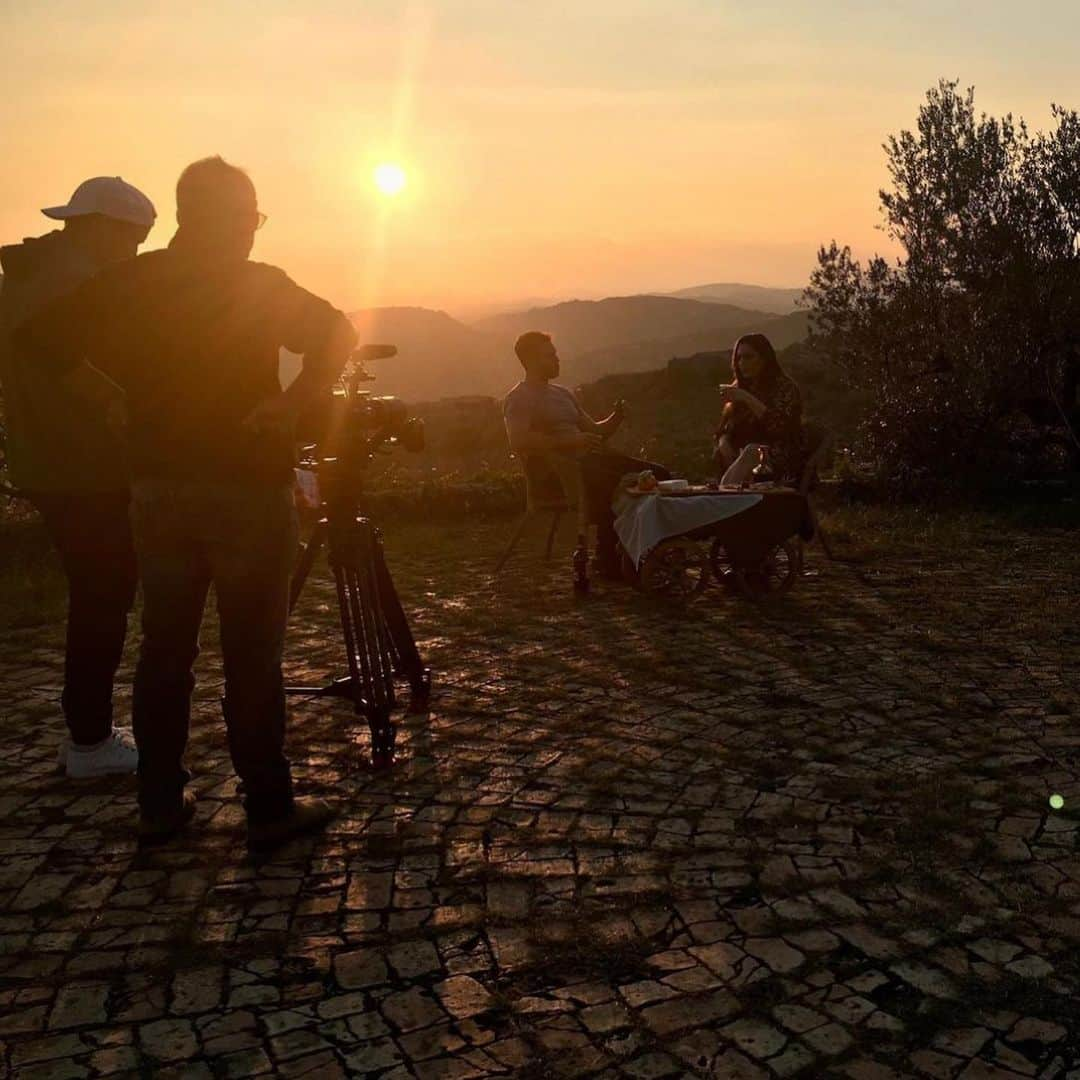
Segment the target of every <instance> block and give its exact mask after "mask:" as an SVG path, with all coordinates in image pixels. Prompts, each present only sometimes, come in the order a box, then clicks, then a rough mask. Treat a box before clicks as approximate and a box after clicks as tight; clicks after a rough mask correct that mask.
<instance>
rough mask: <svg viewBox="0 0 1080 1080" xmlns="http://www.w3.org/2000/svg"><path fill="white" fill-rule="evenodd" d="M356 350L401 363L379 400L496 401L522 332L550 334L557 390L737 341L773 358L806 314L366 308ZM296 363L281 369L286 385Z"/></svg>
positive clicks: (659, 307) (390, 372) (380, 369)
mask: <svg viewBox="0 0 1080 1080" xmlns="http://www.w3.org/2000/svg"><path fill="white" fill-rule="evenodd" d="M350 318H351V319H352V321H353V324H354V325H355V326H356V328H357V332H358V333H359V335H360V339H361V341H364V342H389V343H392V344H394V345H396V346H397V347H398V355H397V356H395V357H393V358H391V359H389V360H382V361H377V362H376V363H375V364H373V365H372V371H373V373H374V374H375V375H376V376H377V381H376V382H375V383H373V384H372V389H373V390H374V391H375V392H377V393H383V394H397V395H398V396H400V397H403V398H405V399H406V400H407V401H413V402H418V401H435V400H438V399H440V398H444V397H458V396H461V395H469V394H490V395H495V396H498V395H501V394H502V393H504V392H505V391H506V390H507V388H508V387H510V386H512V385H513V383H514V382H516V381H517V380H518V378H520V375H521V369H520V367H519V365H518V362H517V359H516V358H515V356H514V348H513V347H514V341H515V339H516V338H517V336H518V334H519V333H521V332H522V331H523V330H526V329H544V330H547V331H548V332H549V333H551V334H552V335H553V336H554V338H555V340H556V343H557V344H558V346H559V352H560V354H561V356H562V358H563V376H562V378H563V381H564V382H567V383H570V384H571V385H578V384H580V383H584V382H593V381H595V380H596V379H599V378H602V377H603V376H605V375H612V374H619V373H629V372H636V371H648V370H653V369H657V368H662V367H664V366H665V365H666V364H667V362H668V360H669V359H670V358H671V357H672V356H677V355H685V354H688V353H693V352H699V351H706V350H713V349H722V348H727V347H729V346H730V345H731V343H732V342H733V341H734V340H735V338H736V337H738V336H739V335H740V334H744V333H748V332H750V331H753V330H760V331H762V332H763V333H766V334H768V335H769V336H770V338H771V339H772V340H773V343H774V344H775V345H776V347H777V348H778V349H783V348H785V347H786V346H788V345H790V344H792V343H794V342H797V341H801V340H803V338H805V336H806V322H807V316H806V314H805V313H804V312H796V313H794V314H790V315H786V316H785V315H771V314H767V313H763V312H757V311H747V310H746V309H745V308H738V307H732V306H731V305H728V304H718V303H705V302H700V301H695V300H679V299H676V298H673V297H662V296H627V297H614V298H611V299H608V300H595V301H591V300H590V301H581V300H575V301H570V302H568V303H564V304H556V305H554V306H553V307H548V308H534V309H531V310H529V311H525V312H514V313H511V314H507V315H499V316H495V317H493V318H489V319H484V320H481V321H480V322H479V323H475V324H473V325H471V326H467V325H465V324H464V323H462V322H459V321H458V320H457V319H454V318H452V317H451V316H449V315H447V314H446V312H444V311H433V310H431V309H429V308H421V307H386V308H370V309H365V310H361V311H356V312H353V313H352V314H351V315H350ZM295 368H296V363H295V360H293V361H286V362H285V364H284V365H283V373H284V374H285V376H286V377H288V375H289V373H290V372H292V371H295Z"/></svg>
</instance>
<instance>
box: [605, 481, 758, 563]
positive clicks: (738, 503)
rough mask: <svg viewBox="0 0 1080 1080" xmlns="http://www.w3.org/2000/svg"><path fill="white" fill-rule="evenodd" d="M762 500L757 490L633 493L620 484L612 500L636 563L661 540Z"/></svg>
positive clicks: (617, 529) (618, 531)
mask: <svg viewBox="0 0 1080 1080" xmlns="http://www.w3.org/2000/svg"><path fill="white" fill-rule="evenodd" d="M759 502H761V495H759V494H755V493H754V492H749V491H747V492H744V491H739V492H729V493H717V494H715V495H629V494H627V493H626V492H625V491H624V490H622V487H621V485H620V488H619V490H618V492H617V494H616V496H615V498H614V500H613V501H612V504H611V509H612V510H613V511H614V514H615V533H616V535H617V536H618V537H619V539H620V540H621V541H622V545H623V547H624V548H626V550H627V553H628V554H629V555H630V558H631V559H633V560H634V565H635V566H637V567H640V566H641V561H642V559H644V558H645V556H646V555H647V554H648V553H649V552H650V551H651V550H652V549H653V548H654V547H656V545H657V544H659V543H660V541H661V540H668V539H670V538H671V537H672V536H682V535H683V533H688V532H691V531H692V530H693V529H698V528H701V526H703V525H714V524H715V523H716V522H718V521H724V520H726V519H727V518H730V517H734V516H735V515H736V514H741V513H742V512H743V511H744V510H749V509H750V507H751V506H756V505H757V504H758V503H759Z"/></svg>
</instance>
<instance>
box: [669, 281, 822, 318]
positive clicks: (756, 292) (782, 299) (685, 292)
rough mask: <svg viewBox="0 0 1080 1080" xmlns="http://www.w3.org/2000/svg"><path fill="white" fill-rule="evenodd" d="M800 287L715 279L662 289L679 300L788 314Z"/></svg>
mask: <svg viewBox="0 0 1080 1080" xmlns="http://www.w3.org/2000/svg"><path fill="white" fill-rule="evenodd" d="M802 293H803V290H802V289H776V288H772V287H770V286H767V285H742V284H739V283H737V282H715V283H714V284H711V285H692V286H691V287H690V288H688V289H679V290H678V291H677V292H672V293H665V294H664V295H666V296H677V297H680V298H681V299H683V300H703V301H705V302H706V303H710V304H734V305H735V306H736V307H742V308H750V309H751V310H752V311H768V312H772V313H773V314H776V315H788V314H790V313H791V312H792V311H794V310H795V308H796V302H797V301H798V299H799V297H800V296H802Z"/></svg>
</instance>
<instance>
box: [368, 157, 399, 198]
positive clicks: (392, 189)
mask: <svg viewBox="0 0 1080 1080" xmlns="http://www.w3.org/2000/svg"><path fill="white" fill-rule="evenodd" d="M373 175H374V178H375V186H376V187H377V188H378V189H379V191H381V192H382V193H383V194H384V195H397V194H398V193H399V192H400V191H401V190H402V189H403V188H404V187H405V170H404V169H403V168H402V167H401V166H400V165H395V164H394V163H393V162H392V161H384V162H383V163H382V164H381V165H376V166H375V172H374V174H373Z"/></svg>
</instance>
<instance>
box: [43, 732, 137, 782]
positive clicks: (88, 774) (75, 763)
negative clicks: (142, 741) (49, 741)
mask: <svg viewBox="0 0 1080 1080" xmlns="http://www.w3.org/2000/svg"><path fill="white" fill-rule="evenodd" d="M58 765H62V766H63V770H64V772H65V773H67V775H68V777H69V778H70V779H72V780H92V779H93V778H94V777H98V776H116V775H119V774H125V773H133V772H135V770H136V769H137V768H138V767H139V751H138V750H136V749H135V739H134V738H133V737H132V734H131V732H130V731H127V730H126V729H124V728H116V729H115V730H114V731H113V732H112V734H111V735H109V737H108V738H107V739H103V740H102V741H101V742H99V743H98V744H97V745H96V746H90V747H84V746H79V745H78V744H76V743H73V742H71V741H70V740H65V741H64V742H62V743H61V744H60V757H59V761H58Z"/></svg>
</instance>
